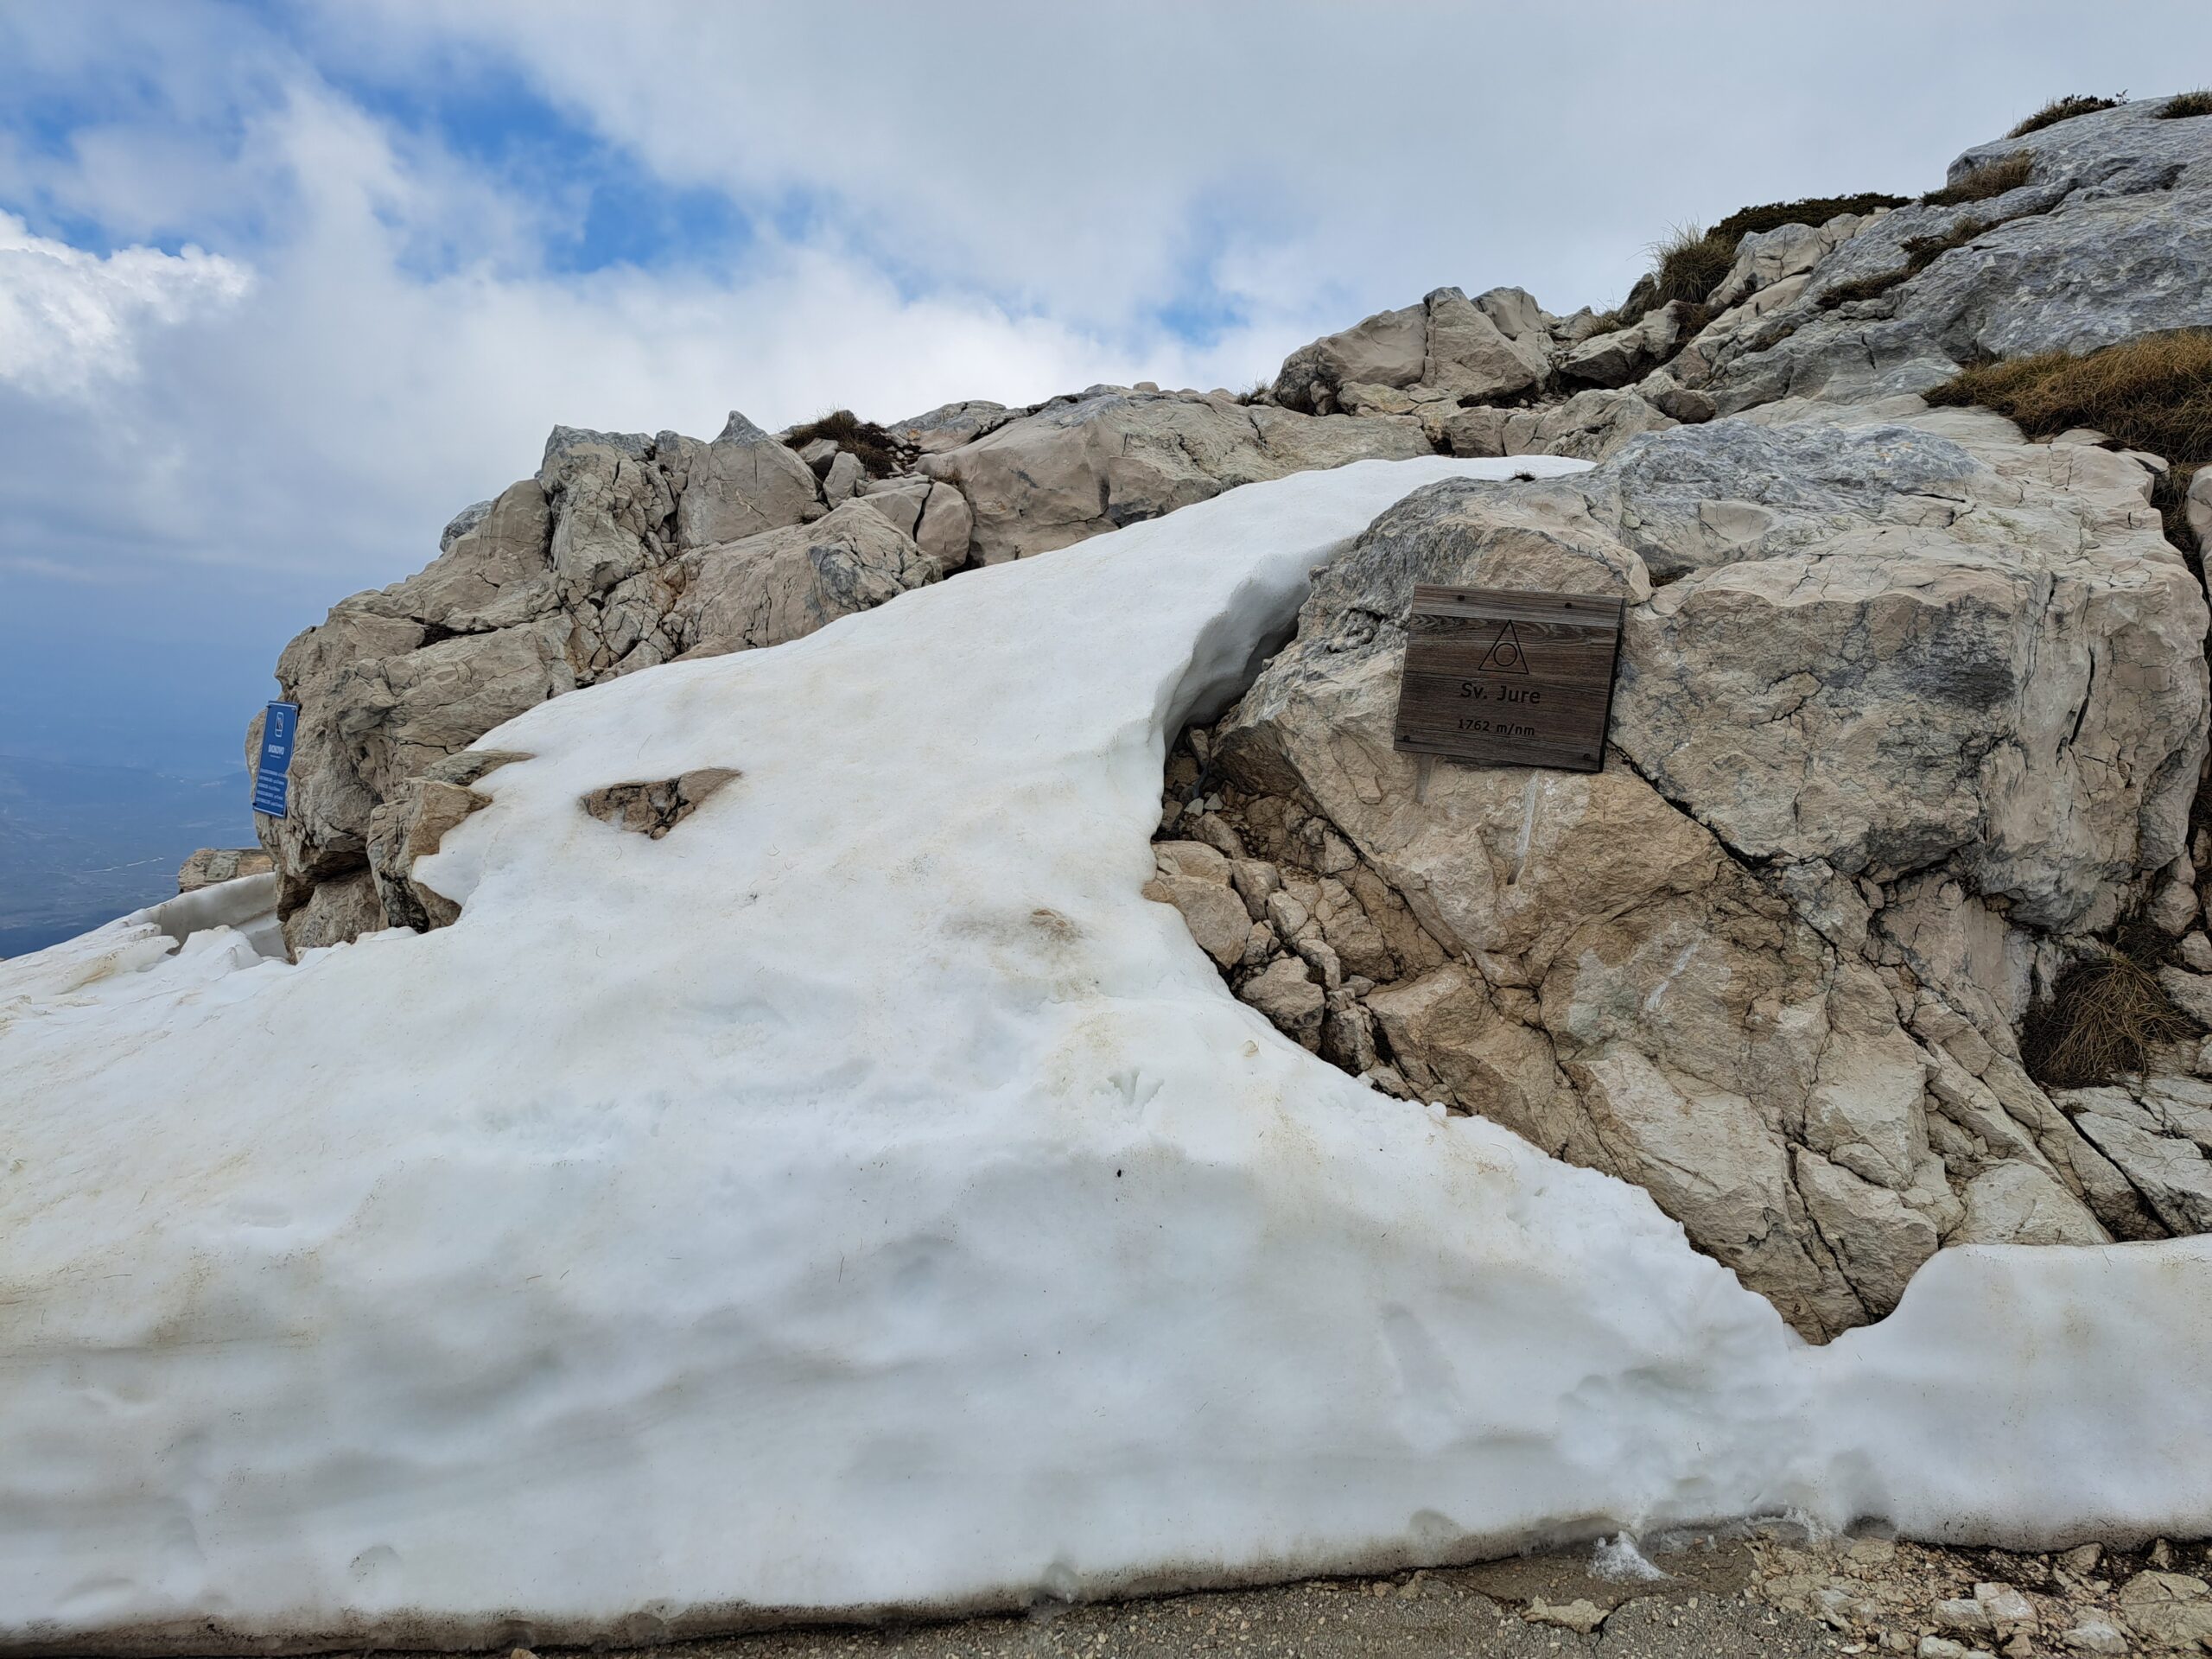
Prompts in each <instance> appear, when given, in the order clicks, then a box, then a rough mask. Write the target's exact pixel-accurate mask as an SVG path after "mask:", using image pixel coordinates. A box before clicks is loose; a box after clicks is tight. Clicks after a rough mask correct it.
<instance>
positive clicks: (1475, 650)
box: [1394, 583, 1625, 772]
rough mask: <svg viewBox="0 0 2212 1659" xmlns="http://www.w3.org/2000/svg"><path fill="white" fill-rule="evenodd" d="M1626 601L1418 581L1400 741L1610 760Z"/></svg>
mask: <svg viewBox="0 0 2212 1659" xmlns="http://www.w3.org/2000/svg"><path fill="white" fill-rule="evenodd" d="M1624 604H1625V601H1622V600H1619V599H1614V598H1607V597H1605V596H1603V595H1600V594H1531V593H1522V592H1517V591H1515V590H1513V589H1510V588H1437V587H1432V586H1430V585H1428V584H1427V583H1422V584H1421V585H1420V586H1417V587H1416V588H1414V602H1413V608H1412V609H1411V610H1410V611H1409V612H1408V613H1407V616H1406V667H1405V673H1404V675H1403V676H1402V677H1401V678H1400V680H1399V681H1398V718H1397V722H1396V725H1395V728H1394V729H1395V733H1396V741H1395V747H1397V748H1401V749H1404V750H1408V751H1410V752H1412V753H1416V754H1442V755H1449V756H1450V757H1451V758H1452V759H1453V760H1471V761H1473V762H1474V763H1475V764H1476V765H1478V766H1551V767H1554V768H1556V769H1558V770H1560V771H1563V772H1597V771H1599V770H1601V769H1602V768H1603V767H1604V766H1605V725H1606V721H1607V720H1608V719H1609V718H1610V717H1611V714H1612V709H1613V663H1614V659H1615V658H1617V657H1618V655H1619V652H1620V643H1621V613H1622V610H1623V609H1624Z"/></svg>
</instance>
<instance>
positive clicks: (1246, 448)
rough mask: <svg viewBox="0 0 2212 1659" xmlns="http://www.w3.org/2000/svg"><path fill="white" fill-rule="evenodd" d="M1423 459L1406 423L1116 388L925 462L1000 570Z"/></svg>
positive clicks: (1415, 428)
mask: <svg viewBox="0 0 2212 1659" xmlns="http://www.w3.org/2000/svg"><path fill="white" fill-rule="evenodd" d="M1428 453H1430V448H1429V444H1428V442H1427V438H1426V437H1425V436H1424V435H1422V433H1421V427H1420V423H1418V422H1415V421H1411V420H1403V421H1396V420H1354V419H1352V418H1351V417H1349V416H1331V417H1326V418H1317V417H1315V416H1305V415H1298V414H1294V413H1291V412H1290V411H1288V410H1281V409H1271V408H1268V407H1266V406H1264V405H1255V406H1251V407H1247V406H1244V405H1241V404H1237V403H1236V401H1235V400H1234V399H1231V398H1229V397H1211V396H1204V397H1202V396H1199V395H1197V394H1194V393H1178V392H1142V391H1119V390H1111V391H1102V392H1097V393H1095V394H1092V395H1088V396H1085V397H1080V398H1076V399H1070V400H1064V401H1056V402H1055V403H1053V404H1048V405H1046V407H1045V408H1044V409H1043V410H1039V412H1038V413H1036V414H1034V415H1029V416H1023V417H1022V418H1021V419H1020V420H1016V421H1012V422H1009V423H1007V424H1006V425H1004V426H1002V427H1000V428H999V429H997V430H995V431H994V432H992V433H990V434H989V435H988V436H986V437H983V438H982V439H980V440H978V441H977V442H974V443H971V444H967V445H964V446H963V447H962V448H957V449H953V450H949V451H946V452H944V453H942V454H935V455H926V456H925V457H924V458H923V460H922V461H921V463H920V466H921V468H922V470H923V471H924V472H925V473H926V474H929V475H930V476H931V477H934V478H938V479H940V480H944V481H946V482H948V483H951V484H955V485H957V486H958V488H959V491H960V493H961V494H962V495H963V497H965V499H966V500H967V503H968V505H969V511H970V512H971V514H972V524H973V528H972V531H971V536H970V540H971V543H972V545H973V547H974V549H975V551H976V557H977V558H978V559H979V560H980V561H981V562H982V563H985V564H995V563H1001V562H1003V561H1005V560H1007V559H1014V558H1022V557H1027V556H1029V555H1031V554H1034V553H1043V552H1047V551H1050V550H1052V549H1054V548H1058V547H1065V546H1067V545H1069V544H1070V543H1073V542H1077V541H1080V540H1082V539H1083V538H1084V537H1088V536H1094V535H1096V534H1098V533H1099V532H1100V531H1108V530H1116V529H1119V528H1121V527H1122V526H1123V525H1125V524H1136V523H1139V522H1141V521H1142V520H1144V519H1147V518H1159V517H1160V515H1161V514H1163V513H1167V512H1173V511H1174V510H1175V509H1176V508H1178V507H1183V506H1188V505H1191V504H1192V502H1194V501H1203V500H1205V499H1209V498H1210V497H1212V496H1215V495H1218V494H1219V493H1221V492H1222V491H1224V490H1226V489H1233V488H1235V487H1236V486H1238V485H1240V484H1249V483H1253V482H1255V481H1257V480H1262V479H1272V478H1281V477H1282V476H1283V475H1284V474H1288V473H1294V472H1304V471H1310V470H1313V469H1315V468H1319V467H1335V466H1340V465H1342V464H1343V463H1344V462H1345V461H1361V460H1366V459H1369V458H1370V457H1377V456H1380V457H1385V458H1389V459H1394V460H1395V459H1402V458H1405V457H1408V456H1412V455H1417V454H1428ZM925 528H930V529H934V526H925ZM949 530H950V526H948V531H949Z"/></svg>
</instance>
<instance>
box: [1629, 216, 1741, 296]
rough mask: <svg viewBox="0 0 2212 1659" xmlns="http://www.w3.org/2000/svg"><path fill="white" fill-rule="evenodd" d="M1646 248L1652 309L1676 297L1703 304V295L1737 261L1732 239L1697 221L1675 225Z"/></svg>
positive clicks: (1717, 283) (1708, 291) (1718, 282)
mask: <svg viewBox="0 0 2212 1659" xmlns="http://www.w3.org/2000/svg"><path fill="white" fill-rule="evenodd" d="M1649 251H1650V253H1651V257H1652V262H1653V263H1652V275H1653V277H1654V278H1655V292H1654V294H1653V297H1652V301H1651V308H1652V309H1653V310H1655V311H1656V310H1657V309H1658V308H1660V307H1661V306H1662V305H1669V304H1671V303H1672V302H1675V301H1676V300H1688V302H1690V303H1691V304H1692V305H1701V304H1703V303H1704V302H1705V296H1707V295H1708V294H1710V293H1712V292H1713V289H1716V288H1718V287H1719V286H1720V280H1721V278H1722V277H1726V276H1727V274H1728V267H1729V266H1731V265H1732V264H1735V263H1736V244H1735V241H1734V239H1733V238H1721V237H1718V236H1714V235H1711V234H1709V233H1707V231H1706V230H1705V228H1704V226H1699V225H1677V226H1675V228H1674V229H1673V230H1671V231H1669V232H1668V233H1667V235H1666V237H1665V238H1664V239H1662V240H1661V241H1658V242H1655V243H1653V244H1652V245H1651V247H1650V250H1649Z"/></svg>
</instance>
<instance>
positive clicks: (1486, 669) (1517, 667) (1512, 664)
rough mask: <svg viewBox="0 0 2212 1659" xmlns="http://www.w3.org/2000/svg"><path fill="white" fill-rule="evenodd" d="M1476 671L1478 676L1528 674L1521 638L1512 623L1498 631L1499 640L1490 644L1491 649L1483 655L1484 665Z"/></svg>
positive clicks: (1494, 640)
mask: <svg viewBox="0 0 2212 1659" xmlns="http://www.w3.org/2000/svg"><path fill="white" fill-rule="evenodd" d="M1528 671H1529V664H1528V662H1527V659H1526V658H1524V657H1523V656H1522V651H1521V636H1520V634H1519V633H1517V632H1515V629H1514V626H1513V624H1512V623H1510V622H1508V623H1507V624H1506V625H1505V626H1503V627H1502V628H1500V629H1499V630H1498V631H1497V639H1493V640H1491V642H1490V649H1489V650H1488V651H1487V652H1484V654H1483V660H1482V664H1481V666H1480V667H1478V669H1477V670H1476V672H1477V673H1478V674H1484V673H1493V672H1496V673H1506V674H1526V673H1527V672H1528Z"/></svg>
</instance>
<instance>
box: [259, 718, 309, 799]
mask: <svg viewBox="0 0 2212 1659" xmlns="http://www.w3.org/2000/svg"><path fill="white" fill-rule="evenodd" d="M299 728H300V705H299V704H298V703H296V702H272V703H270V705H269V712H268V713H267V714H266V715H264V716H263V717H262V721H261V759H260V760H259V762H258V763H257V764H256V766H254V769H253V810H255V811H257V812H266V813H267V814H268V815H269V816H270V817H272V818H281V817H284V816H285V810H284V809H285V808H286V806H287V805H288V804H289V802H290V798H291V784H292V780H291V779H290V778H289V776H287V774H288V773H289V772H290V771H291V770H292V735H293V734H294V733H296V732H297V731H298V730H299Z"/></svg>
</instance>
